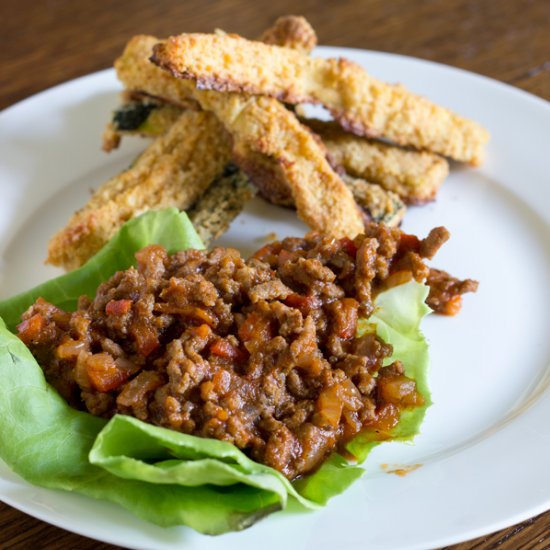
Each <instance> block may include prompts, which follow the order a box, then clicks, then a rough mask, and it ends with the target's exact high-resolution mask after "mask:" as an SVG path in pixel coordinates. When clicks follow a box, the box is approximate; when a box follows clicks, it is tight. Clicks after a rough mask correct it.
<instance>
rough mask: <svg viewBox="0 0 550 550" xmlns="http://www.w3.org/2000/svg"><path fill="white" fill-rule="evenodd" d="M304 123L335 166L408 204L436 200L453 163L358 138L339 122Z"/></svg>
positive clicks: (425, 153) (387, 144) (312, 121)
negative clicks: (398, 197)
mask: <svg viewBox="0 0 550 550" xmlns="http://www.w3.org/2000/svg"><path fill="white" fill-rule="evenodd" d="M302 122H303V123H304V124H306V125H307V126H309V127H310V128H311V129H312V130H313V131H314V132H315V133H316V134H318V135H319V136H320V137H321V139H322V140H323V143H324V144H325V146H326V148H327V151H328V154H329V160H330V162H331V164H332V165H333V166H337V167H341V168H342V169H344V170H345V171H346V172H347V173H348V174H349V175H351V176H354V177H357V178H363V179H366V180H367V181H370V182H373V183H378V184H379V185H381V186H382V187H383V188H384V189H387V190H388V191H393V192H394V193H397V194H398V195H399V196H400V197H401V198H402V199H403V200H404V201H405V202H406V203H407V204H422V203H425V202H428V201H431V200H433V199H435V196H436V194H437V192H438V191H439V188H440V187H441V185H442V183H443V182H444V181H445V178H446V177H447V176H448V175H449V163H448V162H447V160H446V159H444V158H443V157H441V156H439V155H436V154H435V153H430V152H429V151H415V150H411V149H403V148H402V147H398V146H395V145H391V144H389V143H384V142H382V141H377V140H373V139H369V138H363V137H358V136H356V135H354V134H350V133H349V132H346V131H345V130H343V129H342V127H341V126H340V125H339V124H336V123H335V122H325V121H322V120H317V119H302Z"/></svg>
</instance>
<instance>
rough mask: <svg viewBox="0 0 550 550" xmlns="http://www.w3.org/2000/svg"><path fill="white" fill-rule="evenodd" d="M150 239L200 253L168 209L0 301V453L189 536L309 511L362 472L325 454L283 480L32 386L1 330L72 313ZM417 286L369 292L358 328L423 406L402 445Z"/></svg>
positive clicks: (61, 485) (374, 438) (418, 310)
mask: <svg viewBox="0 0 550 550" xmlns="http://www.w3.org/2000/svg"><path fill="white" fill-rule="evenodd" d="M150 244H161V245H163V246H164V247H166V248H167V250H168V252H170V253H171V252H175V251H177V250H183V249H185V248H189V247H192V248H203V246H202V243H201V242H200V239H199V238H198V236H197V235H196V233H195V231H194V229H193V227H192V225H191V224H190V222H189V220H188V219H187V216H186V215H185V214H183V213H179V212H178V211H177V210H175V209H168V210H163V211H159V212H150V213H147V214H144V215H143V216H141V217H139V218H137V219H135V220H132V221H130V222H128V223H127V224H126V225H125V226H124V227H123V228H122V229H121V230H120V232H119V233H118V234H117V235H116V236H115V237H114V238H113V239H112V240H111V241H110V242H109V244H108V245H106V246H105V247H104V248H103V249H102V250H101V251H100V252H99V253H98V254H97V255H96V256H95V257H94V258H92V259H91V260H90V261H89V262H88V263H86V264H85V265H84V266H83V267H82V268H80V269H78V270H76V271H74V272H71V273H69V274H66V275H63V276H61V277H58V278H56V279H53V280H51V281H48V282H46V283H44V284H42V285H39V286H38V287H36V288H34V289H32V290H30V291H28V292H25V293H22V294H19V295H18V296H15V297H14V298H11V299H9V300H5V301H3V302H0V316H1V317H2V319H3V321H2V320H1V319H0V379H1V380H2V384H0V422H1V424H2V429H1V430H0V458H1V459H2V460H4V462H6V464H7V465H8V466H9V467H10V468H11V469H12V470H13V471H14V472H16V473H17V474H18V475H20V476H21V477H22V478H24V479H26V480H27V481H29V482H31V483H34V484H36V485H40V486H43V487H48V488H53V489H63V490H67V491H75V492H78V493H82V494H85V495H88V496H91V497H94V498H98V499H104V500H108V501H111V502H115V503H117V504H119V505H121V506H123V507H125V508H127V509H128V510H130V511H131V512H133V513H134V514H135V515H137V516H139V517H141V518H143V519H145V520H147V521H150V522H153V523H156V524H158V525H161V526H172V525H180V524H184V525H187V526H189V527H192V528H193V529H196V530H197V531H199V532H202V533H207V534H220V533H225V532H228V531H234V530H240V529H243V528H245V527H248V526H250V525H252V524H253V523H254V522H256V521H258V520H259V519H261V518H262V517H264V516H266V515H268V514H270V513H273V512H275V511H278V510H283V509H284V508H285V507H286V506H287V504H288V502H289V500H292V501H294V503H295V504H296V505H297V506H298V507H300V508H302V509H310V510H313V509H316V508H318V507H319V506H321V505H324V504H326V502H327V501H328V500H329V499H330V498H331V497H333V496H335V495H337V494H339V493H341V492H342V491H344V490H345V489H346V488H347V487H348V486H349V485H350V484H351V483H352V482H353V481H354V480H356V479H357V478H358V477H360V476H361V475H362V473H363V472H364V470H363V469H362V468H361V467H359V466H358V465H356V464H353V463H350V462H348V461H347V460H346V459H345V458H343V457H342V456H340V455H338V454H336V453H335V454H333V455H332V456H330V457H329V458H328V459H327V461H325V463H324V464H323V465H322V467H321V468H319V469H318V470H317V471H316V472H315V473H313V474H311V475H309V476H306V477H304V478H302V479H299V480H297V481H295V482H292V483H291V482H290V481H288V479H286V478H285V477H284V476H283V475H282V474H280V473H279V472H278V471H276V470H274V469H272V468H269V467H267V466H264V465H262V464H258V463H256V462H254V461H252V460H250V459H249V458H248V457H247V456H246V455H245V454H244V453H242V452H241V451H240V450H239V449H237V448H236V447H235V446H233V445H231V444H229V443H226V442H222V441H217V440H211V439H204V438H199V437H196V436H191V435H186V434H182V433H179V432H174V431H171V430H167V429H164V428H160V427H157V426H153V425H149V424H145V423H143V422H141V421H139V420H137V419H135V418H130V417H124V416H115V417H114V418H113V419H111V420H110V421H107V420H105V419H102V418H98V417H94V416H92V415H90V414H88V413H85V412H81V411H77V410H75V409H73V408H71V407H70V406H69V405H68V404H67V403H66V402H65V401H64V400H63V399H62V398H61V397H60V396H59V394H58V393H57V392H56V391H55V390H54V389H53V388H52V387H50V386H49V385H48V384H47V382H46V381H45V379H44V375H43V372H42V369H41V368H40V366H39V365H38V364H37V362H36V360H35V359H34V357H33V356H32V354H31V353H30V351H29V350H28V349H27V347H26V346H25V345H24V344H23V343H22V342H21V341H20V340H19V338H17V337H16V336H15V335H14V334H13V333H12V332H11V331H14V330H15V327H16V325H17V323H18V322H19V320H20V316H21V314H22V313H23V312H24V311H25V310H26V309H27V308H28V307H29V306H30V305H31V304H32V303H33V302H34V301H35V300H36V298H37V297H39V296H41V297H43V298H44V299H46V300H47V301H49V302H51V303H53V304H54V305H57V306H58V307H61V308H63V309H66V310H69V311H72V310H74V309H76V305H77V300H78V297H79V296H80V295H82V294H86V295H88V296H90V297H93V296H94V294H95V290H96V288H97V287H98V285H99V284H100V283H101V282H103V281H105V280H106V279H108V278H109V277H110V276H111V275H113V274H114V273H115V272H116V271H118V270H123V269H127V268H128V267H129V266H130V265H132V264H135V258H134V254H135V252H137V251H138V250H140V249H141V248H143V247H144V246H146V245H150ZM427 292H428V289H427V288H426V287H425V286H424V285H420V284H418V283H415V282H410V283H407V284H405V285H402V286H399V287H396V288H393V289H391V290H389V291H386V292H384V293H382V294H380V295H379V296H378V298H377V299H376V302H375V304H376V311H375V313H374V314H373V315H372V316H371V317H370V318H369V319H368V321H364V322H361V323H360V327H359V332H361V331H365V330H376V332H377V334H378V335H379V336H380V337H381V338H382V339H384V340H385V341H386V342H388V343H390V344H392V345H393V347H394V354H393V356H392V358H391V361H393V360H396V359H399V360H401V361H402V362H403V364H404V367H405V372H406V374H407V375H408V376H410V377H412V378H414V379H415V380H416V383H417V387H418V389H419V391H420V392H421V393H422V395H423V397H424V405H423V406H422V407H418V408H416V409H412V410H410V411H409V410H406V411H404V412H403V413H402V415H401V419H400V421H399V424H398V425H397V426H396V428H395V429H394V430H393V431H392V434H391V436H392V439H400V440H403V439H410V438H412V437H413V436H414V435H415V434H416V433H417V432H418V428H419V425H420V423H421V421H422V418H423V416H424V414H425V410H426V408H427V406H428V405H429V393H428V389H427V385H426V370H427V365H428V353H427V345H426V341H425V339H424V337H423V336H422V334H421V332H420V330H419V325H420V322H421V320H422V318H423V317H424V316H425V315H426V314H427V313H428V311H429V308H428V307H427V306H426V305H425V304H424V300H425V298H426V295H427ZM378 443H380V437H378V434H377V433H376V432H374V431H372V432H369V431H366V432H364V433H362V434H361V435H359V436H357V437H355V438H354V439H353V440H352V441H351V442H349V443H348V446H347V450H348V451H349V452H350V453H351V454H353V455H354V456H355V457H357V459H358V461H359V462H362V461H363V460H364V459H365V458H366V456H367V455H368V452H369V451H370V449H372V447H373V446H374V445H376V444H378Z"/></svg>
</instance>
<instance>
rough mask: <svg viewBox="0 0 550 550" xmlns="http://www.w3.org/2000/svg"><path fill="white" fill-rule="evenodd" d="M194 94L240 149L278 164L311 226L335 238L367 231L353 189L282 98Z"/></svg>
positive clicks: (301, 212) (235, 146)
mask: <svg viewBox="0 0 550 550" xmlns="http://www.w3.org/2000/svg"><path fill="white" fill-rule="evenodd" d="M195 99H197V100H198V101H199V103H200V104H201V106H202V108H203V109H205V110H208V111H211V112H213V113H214V114H215V115H216V117H218V119H219V120H220V121H221V122H222V123H223V124H224V126H225V127H226V129H227V130H228V131H229V133H230V134H231V136H232V138H233V146H234V148H235V149H236V150H237V151H252V152H253V153H254V154H261V155H263V156H265V157H267V158H268V159H269V160H270V161H271V162H274V163H276V164H277V165H278V167H279V168H280V170H281V173H282V174H283V176H284V180H285V182H286V184H287V185H288V187H289V188H290V189H291V192H292V197H293V200H294V203H295V205H296V210H297V212H298V216H299V217H300V218H301V219H302V220H303V221H304V222H305V223H306V224H307V225H309V227H311V228H312V229H315V230H317V231H324V232H325V233H327V234H330V235H333V236H335V237H344V236H350V237H354V236H355V235H357V234H359V233H361V232H362V231H363V229H364V226H363V221H362V216H361V213H360V211H359V208H358V207H357V205H356V204H355V201H354V199H353V195H352V194H351V191H350V190H349V189H348V188H347V187H346V185H345V184H344V182H343V181H342V180H341V178H340V177H339V176H338V175H337V174H336V173H335V172H334V170H332V168H331V167H330V165H329V163H328V162H327V160H326V157H325V151H324V149H323V148H322V146H320V145H319V143H318V142H317V141H316V139H315V138H314V137H313V136H312V134H311V132H310V131H309V130H308V129H307V128H305V127H304V126H303V125H302V124H300V122H299V121H298V119H297V118H296V116H295V115H294V114H293V113H291V112H290V111H288V110H287V109H286V108H285V107H284V106H283V105H282V104H281V103H279V102H278V101H277V100H275V99H272V98H267V97H247V96H243V95H241V94H229V95H224V94H220V93H218V92H200V91H198V92H197V93H196V95H195ZM243 169H244V170H245V171H246V167H245V166H243Z"/></svg>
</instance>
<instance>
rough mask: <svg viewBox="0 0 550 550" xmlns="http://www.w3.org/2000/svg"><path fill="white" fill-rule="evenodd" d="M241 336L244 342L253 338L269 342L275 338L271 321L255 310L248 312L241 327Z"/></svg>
mask: <svg viewBox="0 0 550 550" xmlns="http://www.w3.org/2000/svg"><path fill="white" fill-rule="evenodd" d="M239 338H240V339H241V340H242V341H243V342H247V341H248V340H252V339H254V340H256V341H261V342H267V341H269V340H271V338H273V330H272V327H271V322H270V321H269V319H266V318H265V317H262V316H261V315H259V314H258V313H256V312H255V311H253V312H252V313H249V314H248V316H247V317H246V319H245V320H244V322H243V324H242V325H241V326H240V327H239Z"/></svg>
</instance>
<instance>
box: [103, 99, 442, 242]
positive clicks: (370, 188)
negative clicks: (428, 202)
mask: <svg viewBox="0 0 550 550" xmlns="http://www.w3.org/2000/svg"><path fill="white" fill-rule="evenodd" d="M143 101H144V102H145V103H140V102H139V101H138V102H130V103H126V104H125V105H123V106H122V107H120V108H119V109H118V110H117V111H115V113H114V115H113V122H112V124H113V127H114V129H115V131H116V132H118V133H119V134H120V135H121V136H122V135H136V134H137V135H142V136H145V137H147V136H149V137H154V136H158V135H162V134H163V133H164V132H166V131H167V130H168V129H169V127H170V125H171V124H172V123H173V121H174V120H175V119H176V118H177V113H178V108H177V107H174V106H173V105H160V104H158V103H157V102H156V101H154V102H151V101H153V100H148V99H143ZM143 105H146V106H148V107H147V108H149V111H148V115H147V116H146V117H145V118H141V117H140V116H139V113H141V112H143V110H144V109H143ZM133 106H135V109H136V115H135V116H134V115H131V114H130V113H131V112H132V107H133ZM121 113H123V114H124V117H125V121H124V124H123V125H121V124H120V123H119V122H117V121H119V120H120V119H121V118H122V116H121ZM155 113H157V115H155ZM128 121H133V124H131V123H130V122H128ZM121 126H122V128H121ZM132 126H134V127H132ZM233 158H234V160H235V161H236V162H237V164H239V165H240V166H242V167H243V168H244V170H245V172H246V173H247V174H248V175H249V176H250V177H251V178H252V180H253V181H254V183H255V184H256V185H257V186H258V187H259V188H260V189H261V190H262V192H264V194H265V195H266V197H267V198H268V199H269V200H270V201H271V202H273V203H274V204H278V205H281V206H289V207H292V206H293V205H294V203H293V200H292V194H291V193H290V190H289V189H288V188H282V189H281V188H280V187H279V186H275V185H273V182H279V181H281V180H282V175H281V174H279V173H278V170H279V168H278V166H277V165H276V164H275V163H273V162H271V161H270V159H269V158H267V157H265V156H262V155H258V154H255V153H254V152H253V151H250V150H242V149H241V147H234V149H233ZM442 160H443V159H442ZM444 162H445V161H444ZM241 177H243V175H241ZM342 178H343V181H344V183H345V184H346V185H347V186H348V187H349V188H350V189H351V191H352V193H353V196H354V199H355V202H356V203H357V204H358V205H359V206H360V207H361V209H362V210H363V211H364V212H365V213H366V214H367V216H368V217H369V219H371V220H373V221H375V222H379V223H385V224H386V225H390V226H397V225H399V224H400V223H401V220H402V219H403V216H404V214H405V211H406V208H405V205H404V203H403V201H402V200H401V199H400V198H399V196H398V195H397V194H395V193H393V192H391V191H386V190H384V189H383V188H382V187H381V186H380V185H376V184H374V183H370V182H368V181H365V180H364V179H362V178H353V177H349V176H345V175H344V176H342ZM217 192H218V191H217V190H216V189H215V188H212V193H214V194H215V193H217ZM219 192H220V193H222V191H219ZM243 206H244V203H243ZM192 221H193V220H192ZM198 232H199V234H201V230H200V229H198ZM202 236H203V235H202V234H201V237H202ZM214 238H215V237H214Z"/></svg>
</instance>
